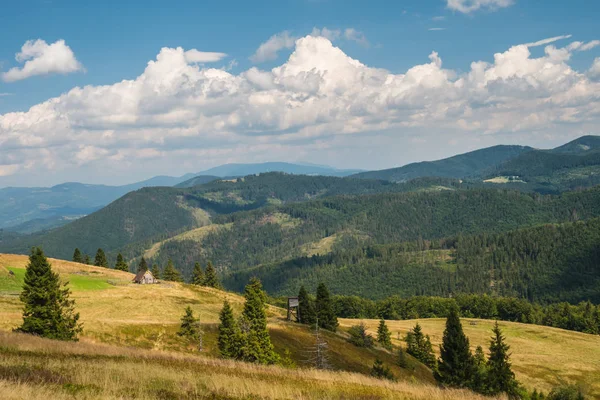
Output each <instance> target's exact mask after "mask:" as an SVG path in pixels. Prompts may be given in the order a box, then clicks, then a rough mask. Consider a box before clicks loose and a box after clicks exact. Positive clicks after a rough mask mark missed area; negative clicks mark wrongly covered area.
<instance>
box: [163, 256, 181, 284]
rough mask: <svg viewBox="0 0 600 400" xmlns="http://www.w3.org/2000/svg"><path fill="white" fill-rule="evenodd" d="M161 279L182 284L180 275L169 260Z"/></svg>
mask: <svg viewBox="0 0 600 400" xmlns="http://www.w3.org/2000/svg"><path fill="white" fill-rule="evenodd" d="M162 277H163V279H164V280H165V281H171V282H182V281H183V280H182V279H181V273H180V272H179V271H178V270H177V269H176V268H175V266H174V265H173V261H171V260H169V262H167V266H166V267H165V269H164V271H163V274H162Z"/></svg>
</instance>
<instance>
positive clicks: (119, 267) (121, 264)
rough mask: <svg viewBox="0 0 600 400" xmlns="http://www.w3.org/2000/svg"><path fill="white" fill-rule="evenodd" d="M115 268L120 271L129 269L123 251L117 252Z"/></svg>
mask: <svg viewBox="0 0 600 400" xmlns="http://www.w3.org/2000/svg"><path fill="white" fill-rule="evenodd" d="M115 269H117V270H119V271H129V266H128V265H127V263H126V262H125V260H124V259H123V256H122V255H121V253H119V254H117V263H116V264H115Z"/></svg>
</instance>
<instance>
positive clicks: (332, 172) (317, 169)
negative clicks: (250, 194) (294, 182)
mask: <svg viewBox="0 0 600 400" xmlns="http://www.w3.org/2000/svg"><path fill="white" fill-rule="evenodd" d="M265 172H284V173H287V174H295V175H324V176H338V177H343V176H348V175H352V174H355V173H357V172H360V170H357V169H348V170H344V169H336V168H331V167H327V166H321V165H310V164H292V163H286V162H266V163H258V164H225V165H220V166H218V167H214V168H211V169H207V170H206V171H202V172H200V173H199V174H203V175H216V176H219V177H228V176H230V177H235V176H246V175H254V174H262V173H265Z"/></svg>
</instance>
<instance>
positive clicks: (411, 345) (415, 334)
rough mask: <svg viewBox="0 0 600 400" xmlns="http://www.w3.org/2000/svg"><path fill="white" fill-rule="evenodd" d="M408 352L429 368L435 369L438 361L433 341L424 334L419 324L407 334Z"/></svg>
mask: <svg viewBox="0 0 600 400" xmlns="http://www.w3.org/2000/svg"><path fill="white" fill-rule="evenodd" d="M406 352H407V353H408V354H410V355H411V356H413V357H415V358H416V359H417V360H419V361H421V362H422V363H423V364H425V365H427V366H428V367H429V368H431V369H435V367H436V360H435V354H434V353H433V346H432V345H431V340H430V339H429V335H425V334H423V330H422V329H421V325H419V323H417V324H416V325H415V327H414V328H413V329H412V330H411V331H409V332H408V333H407V334H406Z"/></svg>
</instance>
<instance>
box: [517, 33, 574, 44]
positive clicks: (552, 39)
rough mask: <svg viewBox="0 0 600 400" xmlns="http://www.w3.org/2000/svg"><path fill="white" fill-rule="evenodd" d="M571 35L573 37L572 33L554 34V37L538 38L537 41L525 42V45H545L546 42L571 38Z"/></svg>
mask: <svg viewBox="0 0 600 400" xmlns="http://www.w3.org/2000/svg"><path fill="white" fill-rule="evenodd" d="M570 37H571V35H561V36H554V37H551V38H548V39H542V40H538V41H537V42H532V43H525V44H524V46H527V47H537V46H544V45H546V44H550V43H554V42H557V41H559V40H563V39H569V38H570Z"/></svg>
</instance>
